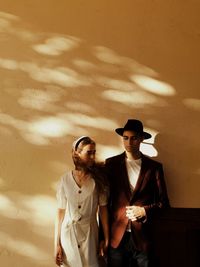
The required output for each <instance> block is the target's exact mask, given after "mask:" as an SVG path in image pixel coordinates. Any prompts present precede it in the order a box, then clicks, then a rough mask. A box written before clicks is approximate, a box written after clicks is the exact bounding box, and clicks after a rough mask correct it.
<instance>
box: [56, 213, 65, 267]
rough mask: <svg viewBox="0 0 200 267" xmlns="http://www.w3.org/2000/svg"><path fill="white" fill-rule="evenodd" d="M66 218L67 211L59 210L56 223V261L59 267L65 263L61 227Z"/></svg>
mask: <svg viewBox="0 0 200 267" xmlns="http://www.w3.org/2000/svg"><path fill="white" fill-rule="evenodd" d="M64 216H65V209H58V211H57V216H56V222H55V261H56V264H57V265H58V266H60V265H61V264H62V262H63V250H62V245H61V241H60V236H61V225H62V222H63V219H64Z"/></svg>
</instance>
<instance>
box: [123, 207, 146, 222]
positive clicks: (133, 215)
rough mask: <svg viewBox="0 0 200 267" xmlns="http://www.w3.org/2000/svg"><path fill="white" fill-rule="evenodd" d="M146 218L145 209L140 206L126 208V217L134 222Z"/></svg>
mask: <svg viewBox="0 0 200 267" xmlns="http://www.w3.org/2000/svg"><path fill="white" fill-rule="evenodd" d="M145 216H146V212H145V209H144V208H143V207H138V206H127V207H126V217H127V218H129V219H130V220H131V221H132V222H133V221H137V220H140V219H142V218H144V217H145Z"/></svg>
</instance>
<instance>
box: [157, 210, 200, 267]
mask: <svg viewBox="0 0 200 267" xmlns="http://www.w3.org/2000/svg"><path fill="white" fill-rule="evenodd" d="M152 235H153V236H152V237H153V241H154V251H155V255H156V266H155V267H179V266H181V267H199V266H200V209H185V208H170V209H168V210H165V211H164V212H163V213H162V214H161V215H160V216H159V217H158V218H155V219H154V222H153V226H152Z"/></svg>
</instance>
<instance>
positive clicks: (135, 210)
mask: <svg viewBox="0 0 200 267" xmlns="http://www.w3.org/2000/svg"><path fill="white" fill-rule="evenodd" d="M115 131H116V133H117V134H119V135H120V136H122V139H123V145H124V148H125V152H124V153H122V154H120V155H117V156H114V157H111V158H108V159H107V160H106V162H105V166H106V170H107V174H108V179H109V183H110V201H109V203H110V207H109V209H110V210H109V214H110V220H111V221H110V248H109V252H108V266H109V267H128V266H131V267H133V266H134V267H135V266H137V267H149V266H150V248H151V246H150V240H149V239H150V238H149V236H148V235H149V231H148V226H149V222H150V221H151V218H152V216H153V215H154V214H157V213H158V211H159V210H161V209H162V208H164V207H167V206H169V200H168V196H167V190H166V186H165V181H164V175H163V168H162V164H161V163H159V162H157V161H155V160H152V159H150V158H148V157H147V156H145V155H143V154H142V153H141V152H140V144H141V142H142V141H143V140H144V139H148V138H150V137H151V135H150V134H149V133H147V132H144V131H143V124H142V122H141V121H139V120H136V119H129V120H128V121H127V123H126V124H125V126H124V127H123V128H117V129H116V130H115Z"/></svg>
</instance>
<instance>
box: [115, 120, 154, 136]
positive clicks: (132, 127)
mask: <svg viewBox="0 0 200 267" xmlns="http://www.w3.org/2000/svg"><path fill="white" fill-rule="evenodd" d="M124 131H134V132H136V133H139V134H141V135H142V136H143V137H144V139H149V138H151V134H150V133H147V132H144V131H143V124H142V122H141V121H139V120H135V119H129V120H128V121H127V123H126V124H125V125H124V128H117V129H115V132H116V133H117V134H119V135H121V136H123V132H124Z"/></svg>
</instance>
